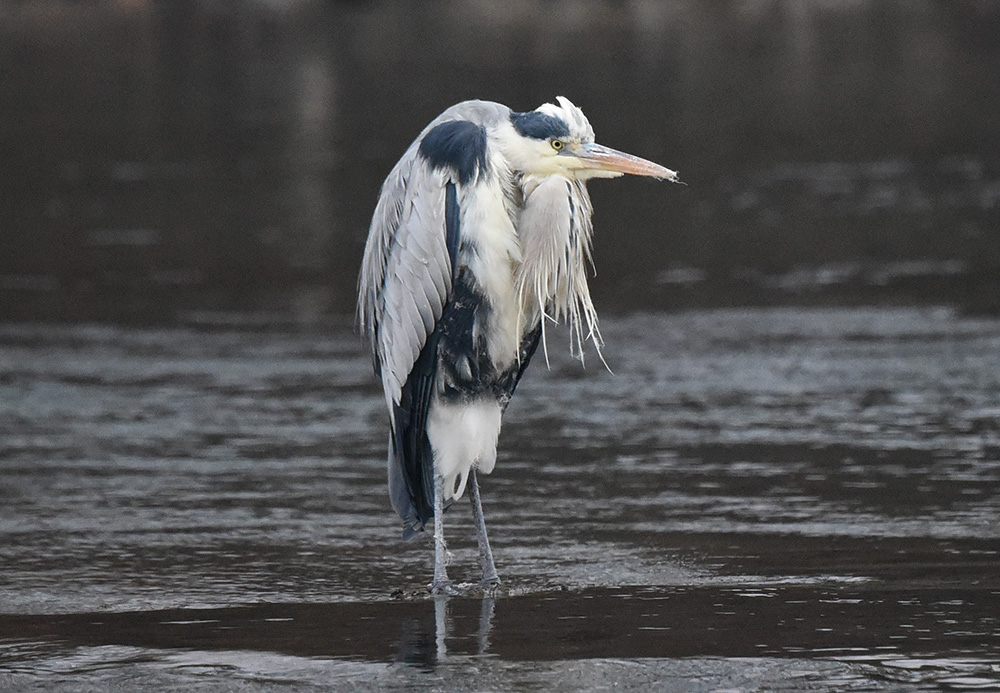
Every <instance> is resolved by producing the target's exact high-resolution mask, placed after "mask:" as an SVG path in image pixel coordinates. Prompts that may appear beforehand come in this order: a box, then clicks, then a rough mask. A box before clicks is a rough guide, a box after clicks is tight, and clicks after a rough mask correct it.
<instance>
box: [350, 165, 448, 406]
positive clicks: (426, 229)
mask: <svg viewBox="0 0 1000 693" xmlns="http://www.w3.org/2000/svg"><path fill="white" fill-rule="evenodd" d="M446 183H447V181H446V179H445V177H444V176H443V175H442V174H440V173H438V172H435V171H431V170H430V169H429V167H428V166H427V165H426V163H425V162H423V161H422V160H420V158H419V157H418V156H417V154H416V149H415V148H412V147H411V149H410V151H408V152H407V154H406V155H404V157H403V158H402V159H401V160H400V162H399V164H397V165H396V168H395V169H393V171H392V173H391V174H390V175H389V177H388V178H387V179H386V182H385V184H384V185H383V186H382V194H381V197H380V198H379V202H378V205H377V207H376V208H375V215H374V217H373V218H372V226H371V230H370V232H369V236H368V243H367V245H366V247H365V256H364V261H363V263H362V269H361V277H360V292H359V295H360V299H359V312H360V314H361V321H362V325H363V326H364V327H365V329H366V330H367V332H368V335H369V338H370V340H371V346H372V353H373V356H374V358H375V364H376V367H377V369H378V371H379V373H380V374H381V376H382V387H383V389H384V391H385V398H386V404H387V406H388V408H389V412H390V416H392V415H393V409H394V405H398V404H399V401H400V396H401V393H402V389H403V386H404V385H405V384H406V379H407V377H408V376H409V373H410V371H411V370H412V369H413V365H414V363H416V360H417V357H418V356H419V355H420V352H421V350H422V349H423V347H424V345H425V344H426V342H427V338H428V337H429V336H430V334H431V332H432V331H433V330H434V325H435V324H436V323H437V321H438V319H439V318H440V317H441V313H442V311H443V309H444V305H445V302H446V301H447V298H448V292H449V291H450V288H451V259H450V256H449V253H448V246H447V235H446V229H445V186H446ZM394 423H395V422H393V424H394Z"/></svg>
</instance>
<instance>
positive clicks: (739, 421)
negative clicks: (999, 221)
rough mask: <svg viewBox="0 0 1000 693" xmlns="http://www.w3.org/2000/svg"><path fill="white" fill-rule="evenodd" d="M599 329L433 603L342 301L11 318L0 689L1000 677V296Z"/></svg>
mask: <svg viewBox="0 0 1000 693" xmlns="http://www.w3.org/2000/svg"><path fill="white" fill-rule="evenodd" d="M602 326H603V332H604V336H605V339H606V341H607V347H606V349H605V352H606V358H607V360H608V363H609V365H610V368H611V370H612V371H614V375H612V374H610V373H609V372H608V371H607V370H605V369H604V368H603V366H601V364H600V361H599V360H598V359H597V358H596V357H593V356H592V357H591V358H590V359H588V362H587V367H586V368H585V369H581V368H580V366H579V364H577V363H575V362H573V361H571V360H570V359H569V358H568V357H567V356H566V355H565V353H564V352H565V335H564V334H561V333H555V334H552V335H550V343H549V353H550V359H551V368H550V369H546V368H545V364H544V358H543V356H542V354H541V352H540V353H539V355H538V356H537V357H536V362H535V363H534V364H533V365H532V367H531V368H530V369H529V372H528V374H527V376H526V378H525V380H524V381H523V383H522V385H521V387H520V388H519V390H518V393H517V396H516V397H515V399H514V401H513V403H512V405H511V407H510V409H509V410H508V414H507V417H506V420H505V428H504V432H503V434H502V436H501V445H500V457H499V462H498V465H497V470H496V472H495V473H494V474H493V475H492V476H490V477H486V478H484V479H483V493H484V503H485V506H486V513H487V520H488V522H489V524H490V528H491V532H492V539H493V543H494V550H495V553H496V559H497V563H498V568H499V570H500V573H501V577H502V578H503V579H504V581H505V590H504V592H503V593H502V594H501V595H498V597H497V598H496V599H482V598H479V597H475V596H469V597H457V598H452V599H450V600H438V601H435V600H432V599H430V598H428V597H426V596H424V590H425V586H426V584H427V583H428V582H429V578H430V571H431V561H430V559H431V550H430V545H429V543H428V542H426V541H419V540H418V541H415V542H411V543H403V542H401V541H400V540H399V523H398V522H397V521H396V519H395V518H394V516H393V515H392V513H391V510H390V508H389V504H388V499H387V497H386V493H385V489H384V475H385V471H384V454H385V434H386V417H385V413H384V404H383V401H382V397H381V393H380V392H379V390H378V385H377V383H376V382H375V380H374V378H373V376H372V375H371V372H370V364H369V362H368V358H367V356H366V355H365V354H364V353H363V349H362V346H361V344H360V341H359V339H358V338H357V336H356V335H355V334H354V332H353V331H352V329H351V327H350V325H349V323H347V322H346V321H344V322H342V323H331V324H329V325H328V326H327V328H326V329H325V330H322V331H299V330H296V329H293V328H290V327H283V326H282V325H281V324H279V323H270V322H268V321H263V322H254V323H253V324H250V323H249V322H247V323H240V322H239V321H238V320H233V319H232V318H231V316H224V315H205V314H200V315H192V316H189V320H188V322H187V324H186V325H184V326H180V327H175V328H161V329H152V328H126V327H111V326H97V325H89V326H88V325H85V326H50V325H32V324H22V325H4V326H0V393H2V398H0V436H2V448H0V499H2V501H3V502H2V505H0V561H2V563H0V565H2V567H0V688H10V689H18V690H32V689H34V690H80V691H82V690H105V689H107V688H115V687H118V688H121V687H125V688H157V687H158V688H178V689H184V690H199V689H205V690H208V689H211V690H237V689H238V690H258V689H261V690H263V689H268V688H271V687H273V686H275V685H278V684H280V685H282V686H283V687H284V688H286V689H287V690H313V689H321V688H326V687H330V686H333V687H338V686H341V687H357V686H363V687H369V688H371V687H381V688H383V689H388V690H404V689H405V690H408V689H412V688H418V689H424V690H462V689H468V690H472V689H484V688H485V689H518V690H579V689H589V690H603V689H610V688H612V687H617V688H625V689H636V690H646V689H650V688H660V689H662V690H692V691H702V690H704V691H710V690H720V689H723V690H747V689H758V690H788V691H793V690H794V691H798V690H878V691H882V690H970V689H983V690H998V689H1000V539H998V532H997V526H998V524H1000V493H998V490H997V489H998V482H1000V396H998V394H997V393H1000V321H997V320H987V319H975V320H974V319H967V318H963V317H961V316H958V315H956V314H954V313H953V312H951V311H949V310H947V309H943V308H927V309H870V310H869V309H859V310H799V309H781V310H747V311H706V312H691V313H685V314H679V315H651V314H650V315H644V314H636V315H631V316H620V317H607V318H606V319H605V321H604V322H603V323H602ZM447 519H448V536H449V538H450V543H449V548H450V549H451V551H452V552H453V554H454V559H453V563H452V566H451V571H452V577H453V578H455V579H457V580H462V581H471V580H475V579H476V570H475V565H476V556H475V548H474V540H473V539H472V536H471V517H470V513H469V512H468V511H467V510H466V509H465V507H464V504H463V507H456V508H453V509H452V510H451V511H450V512H449V513H448V518H447Z"/></svg>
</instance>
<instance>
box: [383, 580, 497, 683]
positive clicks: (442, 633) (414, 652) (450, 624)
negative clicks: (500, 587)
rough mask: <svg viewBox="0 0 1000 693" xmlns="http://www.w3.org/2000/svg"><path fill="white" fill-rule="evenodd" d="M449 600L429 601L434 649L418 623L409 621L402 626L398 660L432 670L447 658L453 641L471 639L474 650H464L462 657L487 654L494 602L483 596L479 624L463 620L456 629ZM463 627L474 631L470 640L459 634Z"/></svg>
mask: <svg viewBox="0 0 1000 693" xmlns="http://www.w3.org/2000/svg"><path fill="white" fill-rule="evenodd" d="M452 600H453V597H449V596H447V595H435V596H434V597H433V598H432V600H431V601H432V602H433V608H434V632H433V647H432V646H431V640H432V638H431V634H430V633H426V634H425V633H422V632H421V631H420V625H419V623H418V622H416V621H412V620H411V621H406V622H404V623H403V624H402V634H401V636H400V638H399V644H398V647H399V657H398V661H401V662H405V663H407V664H412V665H415V666H417V667H418V668H420V669H423V670H426V671H432V670H433V669H434V668H435V666H437V665H438V664H441V663H443V662H444V661H445V660H446V659H447V657H448V643H449V641H451V640H455V639H458V640H463V641H464V640H472V641H473V642H474V643H475V649H474V650H473V651H472V652H471V653H470V652H467V651H464V650H463V651H462V652H461V656H468V655H469V654H475V655H484V654H487V652H488V651H489V647H490V631H491V630H492V628H493V614H494V611H495V610H496V602H495V600H494V599H493V598H492V597H483V599H482V600H481V601H480V608H479V618H478V621H476V622H473V621H472V620H471V619H463V620H461V621H460V622H459V626H460V627H456V624H455V620H454V619H453V618H452V615H451V613H450V605H451V602H452ZM463 601H468V600H463ZM465 626H475V628H476V630H475V633H474V635H473V636H472V637H471V638H470V636H469V635H468V634H465V633H464V632H463V631H462V628H461V627H465Z"/></svg>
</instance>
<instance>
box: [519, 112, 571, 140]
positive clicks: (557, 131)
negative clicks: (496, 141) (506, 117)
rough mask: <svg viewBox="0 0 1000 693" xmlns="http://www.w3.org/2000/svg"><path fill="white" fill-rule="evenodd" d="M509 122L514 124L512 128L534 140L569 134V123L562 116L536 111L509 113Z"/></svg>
mask: <svg viewBox="0 0 1000 693" xmlns="http://www.w3.org/2000/svg"><path fill="white" fill-rule="evenodd" d="M510 122H511V123H513V124H514V129H515V130H517V131H518V132H519V133H521V134H522V135H524V136H525V137H531V138H533V139H536V140H547V139H549V138H550V137H568V136H569V125H567V124H566V122H565V121H564V120H563V119H562V118H557V117H555V116H550V115H546V114H545V113H539V112H538V111H527V112H526V113H511V114H510Z"/></svg>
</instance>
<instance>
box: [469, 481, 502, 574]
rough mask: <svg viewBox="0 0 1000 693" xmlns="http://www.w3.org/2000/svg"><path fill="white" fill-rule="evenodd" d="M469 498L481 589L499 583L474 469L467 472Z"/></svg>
mask: <svg viewBox="0 0 1000 693" xmlns="http://www.w3.org/2000/svg"><path fill="white" fill-rule="evenodd" d="M469 499H470V500H471V501H472V517H473V518H474V519H475V521H476V539H477V540H478V541H479V565H481V566H482V568H483V583H482V584H483V589H492V588H494V587H496V586H497V585H499V584H500V576H499V575H497V567H496V565H494V563H493V551H492V550H490V539H489V537H487V536H486V518H485V517H483V502H482V500H481V499H480V497H479V480H478V479H477V478H476V470H475V469H473V470H472V471H470V472H469Z"/></svg>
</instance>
